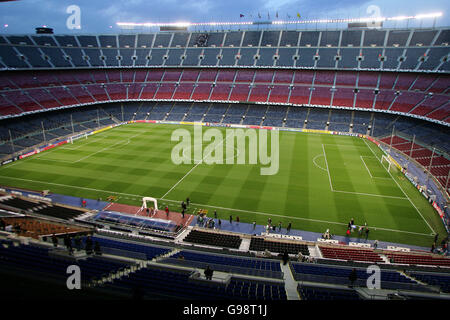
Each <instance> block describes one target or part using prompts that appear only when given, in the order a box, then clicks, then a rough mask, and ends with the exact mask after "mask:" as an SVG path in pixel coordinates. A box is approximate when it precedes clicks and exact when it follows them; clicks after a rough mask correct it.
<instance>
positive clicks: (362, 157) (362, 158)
mask: <svg viewBox="0 0 450 320" xmlns="http://www.w3.org/2000/svg"><path fill="white" fill-rule="evenodd" d="M360 157H361V160H362V162H363V163H364V166H365V167H366V169H367V171H368V172H369V175H370V177H371V178H372V179H384V180H391V178H385V177H374V176H373V175H372V173H371V172H370V170H369V167H367V164H366V162H365V161H364V158H375V159H377V160H378V158H376V157H373V156H360ZM383 168H384V167H383Z"/></svg>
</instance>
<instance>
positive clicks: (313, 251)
mask: <svg viewBox="0 0 450 320" xmlns="http://www.w3.org/2000/svg"><path fill="white" fill-rule="evenodd" d="M308 250H309V255H310V256H311V257H313V258H316V259H321V258H323V256H322V252H320V249H319V246H318V245H317V244H316V245H313V246H308Z"/></svg>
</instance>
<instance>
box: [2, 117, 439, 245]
mask: <svg viewBox="0 0 450 320" xmlns="http://www.w3.org/2000/svg"><path fill="white" fill-rule="evenodd" d="M180 127H183V128H186V129H188V130H193V126H180V125H176V126H174V125H165V124H130V125H127V126H121V127H118V128H114V129H112V130H108V131H107V135H108V138H105V139H102V141H98V142H93V140H92V138H91V140H89V139H88V140H83V141H80V144H85V146H84V147H81V148H79V149H77V150H72V151H71V150H64V149H62V148H60V147H58V148H55V149H53V150H54V151H52V153H51V154H50V155H49V156H48V157H49V158H51V159H48V160H47V161H43V160H39V159H37V160H36V161H33V158H35V156H32V157H29V158H26V159H22V160H20V161H17V162H14V163H11V164H8V165H5V166H2V167H1V168H0V175H1V176H0V185H9V186H12V187H19V188H25V189H33V190H43V189H49V188H50V189H52V192H54V193H60V194H67V195H72V196H77V197H83V198H91V199H97V198H99V197H103V198H104V197H105V195H112V194H115V195H117V196H120V199H119V200H118V201H117V202H119V203H124V204H131V205H140V202H139V201H140V199H139V198H140V197H142V196H153V197H155V198H157V197H161V196H162V195H164V194H165V193H166V192H167V191H168V189H169V188H170V187H171V186H173V185H174V184H176V183H177V182H178V181H179V180H180V178H182V177H183V176H184V175H185V174H186V173H187V172H188V171H189V170H190V169H191V168H192V166H193V165H195V164H196V163H197V161H195V163H193V164H189V165H179V166H177V165H175V164H173V163H172V161H171V149H172V148H173V146H174V145H175V143H174V142H170V140H171V139H170V137H171V133H172V132H173V130H176V129H178V128H180ZM219 130H221V131H222V134H224V133H225V132H226V130H227V128H219ZM144 131H145V132H146V134H145V136H142V137H136V138H134V139H133V140H132V141H131V142H130V143H129V144H128V145H123V146H122V145H119V144H117V145H116V146H114V147H113V148H110V149H107V150H104V151H103V152H101V153H99V154H96V155H92V156H91V157H89V158H87V159H85V160H83V161H79V162H77V163H67V162H63V161H60V162H58V161H52V160H64V161H70V162H74V161H76V160H78V159H80V158H81V157H85V156H89V155H91V154H92V153H95V152H97V151H99V150H101V149H104V148H107V147H111V146H112V145H113V144H115V143H118V142H119V141H123V142H122V144H123V143H126V141H127V140H126V139H127V138H128V137H131V136H133V135H135V134H137V133H142V132H144ZM103 134H104V133H103V132H102V133H99V134H98V137H99V138H101V137H102V135H103ZM222 137H225V136H222ZM95 138H97V135H96V136H95ZM280 138H281V140H280V166H279V169H280V170H279V172H278V173H277V174H276V175H274V176H270V177H269V176H266V177H261V176H260V173H259V171H258V170H255V168H254V167H258V165H256V166H255V165H231V164H230V165H206V164H205V162H203V164H204V165H202V166H198V167H197V168H196V170H194V171H193V172H191V173H190V175H189V176H188V177H186V178H185V179H184V180H183V181H182V182H180V183H179V184H178V185H177V186H176V187H175V188H174V189H173V190H172V191H171V193H170V194H167V195H166V196H165V198H169V197H170V198H171V199H185V198H186V197H188V196H189V197H190V198H191V201H193V202H195V203H196V204H199V203H203V204H202V205H200V206H196V207H198V208H200V207H205V209H208V208H217V210H218V216H219V218H221V219H225V220H227V217H228V215H229V214H233V216H235V214H236V213H237V214H238V215H239V216H240V218H241V221H242V222H250V223H251V222H252V221H256V223H257V224H261V225H264V224H265V223H266V219H267V216H268V215H273V217H274V218H275V219H280V222H283V225H284V226H285V225H286V223H287V222H289V221H290V220H291V219H292V227H293V228H294V229H300V230H307V231H314V232H323V231H324V230H325V229H326V228H329V227H330V226H331V227H332V232H333V233H334V234H341V235H345V229H346V228H345V227H346V223H347V222H348V220H349V219H350V218H352V217H354V218H355V221H356V223H357V224H359V223H364V221H367V223H368V225H369V226H371V227H373V226H379V229H377V230H374V229H373V228H372V229H371V230H372V231H371V232H370V235H371V239H378V240H383V241H390V242H395V243H409V244H415V245H424V246H428V245H431V243H430V239H431V236H430V235H429V232H430V231H429V229H428V227H427V226H426V225H425V224H424V222H423V221H422V220H423V219H422V218H421V217H420V215H418V214H417V210H415V208H414V207H413V206H412V205H411V202H410V201H409V200H408V199H407V198H404V196H405V195H404V193H402V191H401V190H400V188H399V187H398V186H397V185H396V184H395V183H393V182H389V181H388V180H386V179H384V180H383V179H371V178H370V177H369V174H367V169H366V168H364V167H363V164H361V158H360V156H363V157H366V156H367V157H368V156H370V157H371V158H372V159H370V158H364V160H365V162H366V165H367V167H368V168H369V170H370V172H371V174H372V176H374V177H386V178H389V179H392V178H391V177H390V176H389V175H388V173H387V172H386V170H385V169H384V168H383V167H381V166H380V165H377V164H378V163H379V161H378V160H377V158H376V157H374V156H373V150H371V149H369V147H368V146H367V145H366V144H365V142H364V141H361V139H359V138H354V137H344V136H331V135H319V134H313V133H291V132H280ZM124 139H125V141H124ZM89 142H93V143H90V144H89V145H87V143H89ZM218 142H219V140H218ZM321 144H324V146H322V145H321ZM333 146H334V147H333ZM324 149H325V152H326V154H324ZM338 151H340V155H339V154H334V153H336V152H338ZM247 152H248V149H247ZM319 154H320V157H319V156H318V155H319ZM376 154H377V155H380V154H381V151H380V150H377V153H376ZM325 155H326V156H327V158H325ZM200 158H201V157H199V159H200ZM43 159H44V157H43ZM314 160H315V163H314ZM341 162H342V163H341ZM327 164H328V165H329V168H328V169H329V170H331V172H330V173H331V174H333V177H331V176H330V175H328V177H327V174H328V170H323V169H325V168H326V165H327ZM316 165H319V166H320V167H322V169H319V168H318V167H317V166H316ZM344 169H345V170H346V172H348V173H347V175H348V176H349V177H348V178H346V177H345V174H344V175H342V174H341V171H342V170H344ZM324 171H327V172H324ZM335 176H336V177H335ZM394 176H395V178H396V179H399V180H398V183H400V186H401V187H402V188H403V190H404V191H405V193H407V195H408V196H409V197H410V199H411V201H414V204H416V207H417V209H419V211H420V213H422V215H423V217H425V218H426V219H428V221H429V222H430V226H431V227H432V228H433V229H434V230H436V232H437V233H439V234H441V235H442V234H445V230H444V228H443V225H442V222H441V220H440V218H439V217H438V216H437V215H436V214H435V211H434V209H433V208H432V207H431V205H430V204H429V203H428V202H427V201H426V200H425V199H424V198H422V196H421V195H420V194H419V193H418V192H417V191H414V188H413V187H412V185H411V186H410V185H409V184H408V183H409V182H408V181H407V180H406V179H405V178H403V179H402V177H400V175H399V176H398V177H397V175H395V174H394ZM15 178H21V179H28V180H17V179H16V180H14V179H15ZM330 178H331V180H332V181H331V182H332V187H333V189H334V188H336V189H340V190H342V191H351V192H359V193H368V194H371V193H374V194H380V195H388V196H389V195H390V196H399V197H401V198H402V199H396V198H387V197H378V196H375V197H374V196H367V194H366V195H364V194H356V193H343V192H333V191H331V187H330V186H329V182H330ZM350 178H351V179H352V180H351V183H352V184H353V186H350V185H348V186H346V183H347V182H346V180H349V179H350ZM335 179H337V180H336V181H335ZM327 180H328V181H327ZM400 180H402V181H400ZM44 181H48V182H44ZM49 183H50V184H49ZM51 183H53V184H51ZM336 183H338V184H336ZM339 186H342V187H343V188H341V187H339ZM393 188H395V189H396V190H394V189H393ZM138 195H139V196H138ZM162 201H163V202H164V201H167V203H168V204H171V206H173V208H177V206H178V204H179V201H172V200H170V201H169V200H168V199H164V200H162ZM210 210H213V209H210ZM175 211H177V210H176V209H175ZM260 213H263V214H260ZM272 213H273V214H272ZM274 214H276V216H275V215H274ZM277 222H278V221H277ZM383 229H385V230H386V231H383ZM399 229H400V230H402V231H405V232H406V233H405V232H395V230H399ZM387 230H389V231H387ZM391 230H394V231H391ZM408 232H410V233H408Z"/></svg>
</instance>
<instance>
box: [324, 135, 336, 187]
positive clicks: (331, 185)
mask: <svg viewBox="0 0 450 320" xmlns="http://www.w3.org/2000/svg"><path fill="white" fill-rule="evenodd" d="M322 150H323V156H324V157H325V164H326V165H327V172H328V180H329V181H330V189H331V191H334V190H333V184H332V183H331V174H330V169H329V168H328V160H327V154H326V152H325V146H324V145H323V143H322Z"/></svg>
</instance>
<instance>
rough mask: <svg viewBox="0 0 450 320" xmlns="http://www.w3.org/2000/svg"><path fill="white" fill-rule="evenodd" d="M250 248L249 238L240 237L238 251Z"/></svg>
mask: <svg viewBox="0 0 450 320" xmlns="http://www.w3.org/2000/svg"><path fill="white" fill-rule="evenodd" d="M249 250H250V239H247V238H242V242H241V246H240V247H239V251H245V252H247V251H249Z"/></svg>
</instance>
